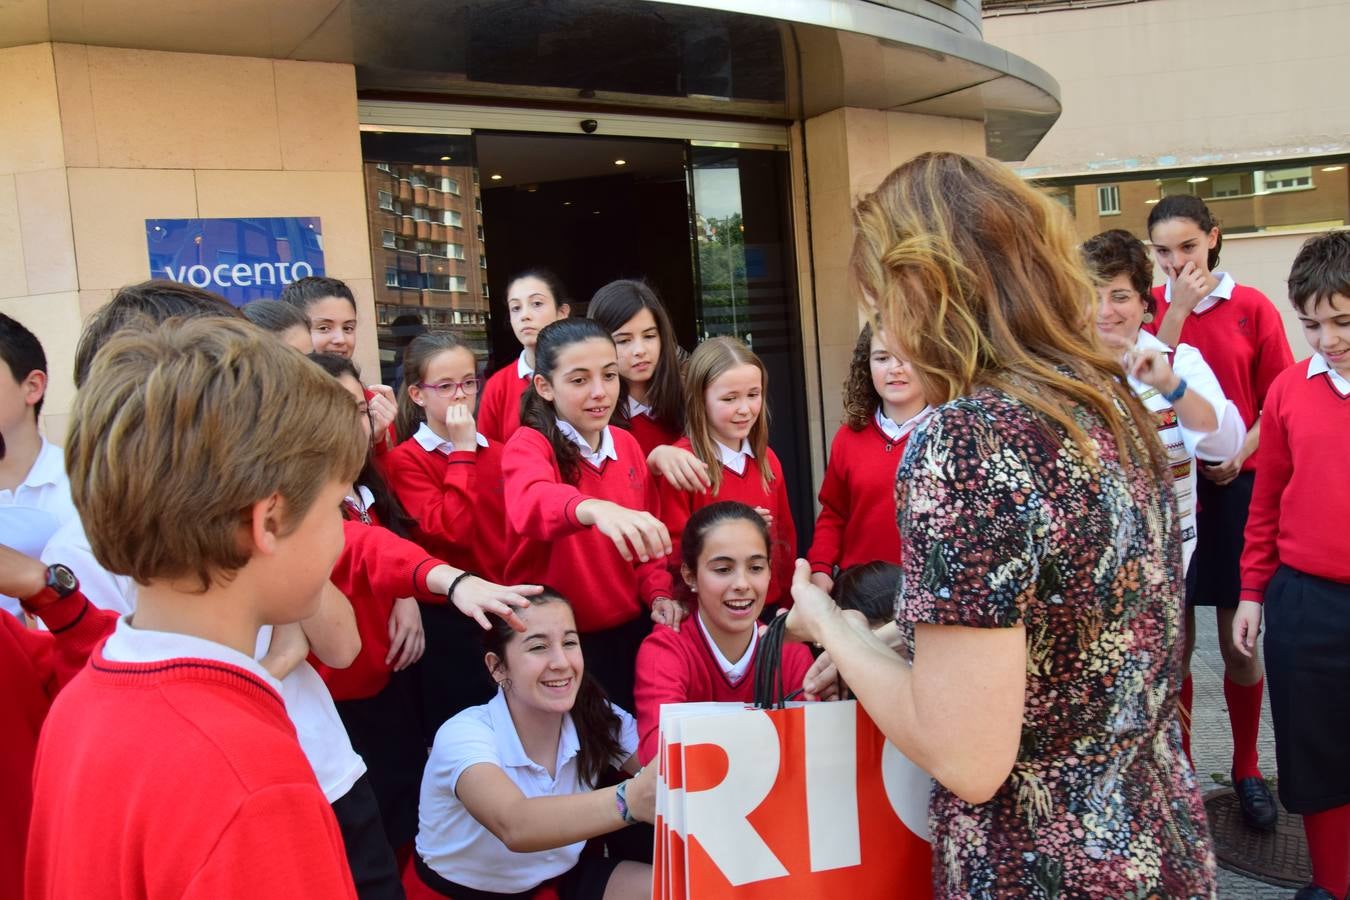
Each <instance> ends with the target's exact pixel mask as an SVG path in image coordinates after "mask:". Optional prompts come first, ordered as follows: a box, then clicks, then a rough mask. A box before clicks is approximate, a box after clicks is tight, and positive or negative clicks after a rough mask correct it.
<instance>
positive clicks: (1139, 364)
mask: <svg viewBox="0 0 1350 900" xmlns="http://www.w3.org/2000/svg"><path fill="white" fill-rule="evenodd" d="M1124 364H1125V374H1126V375H1129V376H1130V377H1131V378H1133V379H1135V380H1137V381H1142V382H1143V383H1144V384H1146V385H1148V386H1149V387H1151V388H1154V389H1155V390H1157V391H1158V392H1159V393H1161V394H1170V393H1172V392H1173V391H1175V390H1176V389H1177V387H1178V386H1179V385H1180V384H1181V378H1180V376H1178V375H1177V373H1176V372H1173V371H1172V364H1171V363H1170V362H1168V361H1167V354H1166V353H1163V352H1162V351H1160V350H1130V351H1128V352H1127V353H1126V354H1125V363H1124Z"/></svg>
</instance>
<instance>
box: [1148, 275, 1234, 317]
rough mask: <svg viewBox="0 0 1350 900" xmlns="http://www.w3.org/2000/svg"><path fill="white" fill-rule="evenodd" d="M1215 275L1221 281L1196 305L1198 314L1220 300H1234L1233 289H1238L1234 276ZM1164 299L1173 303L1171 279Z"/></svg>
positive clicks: (1165, 289) (1164, 292)
mask: <svg viewBox="0 0 1350 900" xmlns="http://www.w3.org/2000/svg"><path fill="white" fill-rule="evenodd" d="M1214 275H1215V276H1216V277H1217V278H1218V279H1219V283H1218V284H1216V285H1215V286H1214V290H1212V291H1210V292H1209V296H1208V297H1206V298H1205V299H1203V300H1201V301H1200V302H1199V303H1197V304H1196V306H1195V311H1196V312H1203V311H1204V310H1206V309H1209V308H1210V307H1211V306H1213V305H1215V304H1216V303H1218V302H1219V301H1220V300H1231V299H1233V288H1235V287H1237V282H1236V281H1234V280H1233V276H1232V275H1229V274H1228V273H1227V272H1215V273H1214ZM1163 299H1164V300H1166V301H1167V302H1168V303H1171V302H1172V282H1171V280H1170V279H1169V280H1168V281H1167V284H1166V285H1165V286H1164V287H1163Z"/></svg>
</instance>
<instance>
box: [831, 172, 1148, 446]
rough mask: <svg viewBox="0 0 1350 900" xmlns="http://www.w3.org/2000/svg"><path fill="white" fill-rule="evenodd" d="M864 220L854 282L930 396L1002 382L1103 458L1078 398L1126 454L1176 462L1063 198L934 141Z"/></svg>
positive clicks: (875, 196)
mask: <svg viewBox="0 0 1350 900" xmlns="http://www.w3.org/2000/svg"><path fill="white" fill-rule="evenodd" d="M854 222H855V225H856V228H857V236H856V238H855V240H854V244H853V253H852V257H851V259H850V274H851V276H852V280H853V283H854V285H855V286H856V287H857V288H858V289H859V290H860V291H861V294H862V299H863V300H864V302H865V303H866V304H867V305H868V307H869V308H870V311H871V313H872V315H873V317H874V319H875V320H876V321H877V322H878V323H879V324H880V327H881V328H882V329H884V330H885V332H886V333H887V335H888V336H889V338H890V339H891V340H892V341H895V342H896V343H897V344H898V345H899V349H900V350H901V351H902V352H903V354H904V356H905V358H906V359H908V360H909V362H910V365H911V367H912V368H913V369H914V371H915V374H916V375H917V376H918V377H919V378H920V379H921V381H922V384H923V387H924V394H925V396H927V397H928V399H929V401H930V402H932V403H934V404H940V403H945V402H947V401H950V400H953V399H955V398H957V397H961V396H966V395H968V394H970V393H971V392H972V391H974V390H975V389H977V388H981V387H989V388H994V389H996V390H999V391H1002V392H1004V393H1006V394H1008V395H1009V396H1011V397H1014V398H1016V399H1017V400H1019V401H1021V402H1022V403H1024V404H1026V405H1027V406H1028V407H1030V408H1031V409H1032V410H1033V411H1035V412H1036V413H1039V414H1040V415H1041V416H1043V417H1045V418H1046V419H1048V420H1049V421H1050V422H1052V423H1054V424H1056V425H1058V426H1059V427H1060V428H1062V429H1063V431H1064V432H1065V434H1066V435H1067V436H1068V438H1069V439H1070V440H1071V441H1073V442H1075V443H1076V444H1077V445H1078V446H1079V447H1080V448H1081V449H1082V450H1083V451H1084V452H1085V453H1086V454H1087V455H1088V456H1089V457H1090V458H1092V459H1093V462H1094V464H1095V463H1096V462H1097V460H1096V459H1095V455H1094V454H1093V450H1092V444H1091V442H1090V441H1089V440H1088V438H1087V434H1086V432H1085V431H1084V429H1083V427H1082V426H1081V425H1079V424H1078V422H1076V421H1075V420H1074V417H1073V416H1072V414H1071V412H1070V411H1069V410H1070V404H1081V405H1082V406H1085V407H1087V408H1089V409H1091V410H1094V411H1095V412H1096V413H1098V414H1099V415H1100V416H1101V418H1102V419H1103V420H1104V422H1105V424H1106V425H1107V427H1108V428H1109V429H1110V431H1111V434H1112V437H1113V438H1114V440H1115V443H1116V447H1117V450H1118V452H1119V455H1120V460H1121V466H1122V467H1123V468H1127V469H1128V468H1132V467H1133V466H1135V465H1137V464H1138V463H1139V461H1140V458H1141V457H1142V458H1143V459H1144V460H1147V461H1148V462H1149V463H1151V464H1152V466H1153V468H1154V469H1155V470H1160V471H1165V470H1166V466H1165V465H1163V457H1162V446H1161V444H1160V443H1159V442H1158V439H1157V436H1156V429H1155V428H1154V427H1152V426H1151V425H1150V424H1149V419H1148V415H1147V413H1146V412H1145V411H1144V408H1143V406H1142V405H1140V403H1139V401H1138V400H1137V399H1136V398H1135V396H1134V393H1133V392H1132V391H1131V390H1130V389H1129V387H1128V385H1127V384H1126V383H1125V380H1124V371H1123V369H1122V368H1121V363H1120V361H1119V359H1118V358H1117V356H1116V355H1115V354H1114V353H1112V352H1109V351H1108V350H1107V349H1106V348H1105V347H1104V346H1103V345H1102V343H1101V342H1100V340H1099V338H1098V336H1097V331H1096V328H1095V327H1094V318H1093V317H1094V308H1095V302H1096V298H1095V292H1094V290H1093V286H1092V281H1091V279H1090V278H1089V276H1088V273H1087V271H1086V270H1085V268H1084V266H1083V263H1082V260H1081V258H1080V257H1079V254H1078V250H1077V248H1076V246H1075V244H1076V240H1075V237H1074V233H1073V226H1072V224H1071V222H1070V221H1069V219H1068V216H1067V215H1066V213H1065V212H1064V210H1063V209H1062V208H1060V207H1059V206H1058V205H1057V204H1055V203H1054V202H1053V201H1051V200H1049V199H1048V198H1046V197H1044V196H1042V195H1041V194H1040V193H1039V192H1038V191H1036V190H1034V189H1033V188H1031V187H1029V186H1028V185H1026V184H1025V183H1023V182H1022V180H1021V179H1020V178H1018V177H1017V176H1016V175H1014V174H1013V172H1012V171H1011V170H1009V169H1008V168H1007V167H1005V166H1003V165H1001V164H1000V163H997V162H995V161H993V160H990V159H985V158H981V157H972V156H964V155H962V154H958V153H925V154H923V155H921V156H918V157H916V158H915V159H913V160H911V161H909V162H907V163H905V164H904V165H903V166H901V167H900V168H898V169H896V170H895V171H894V172H892V173H891V174H890V175H888V176H887V177H886V179H885V180H884V181H883V182H882V183H881V185H880V186H879V187H878V188H877V189H876V190H875V191H873V192H872V193H871V194H868V195H867V196H866V197H864V198H863V199H862V200H860V201H859V202H858V205H857V207H856V209H855V210H854ZM1066 400H1067V401H1069V403H1066V402H1065V401H1066ZM1131 425H1132V426H1133V427H1132V428H1131V427H1130V426H1131Z"/></svg>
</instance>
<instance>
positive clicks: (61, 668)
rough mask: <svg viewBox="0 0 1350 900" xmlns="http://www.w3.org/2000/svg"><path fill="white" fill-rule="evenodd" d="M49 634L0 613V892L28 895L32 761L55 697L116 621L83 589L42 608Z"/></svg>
mask: <svg viewBox="0 0 1350 900" xmlns="http://www.w3.org/2000/svg"><path fill="white" fill-rule="evenodd" d="M40 617H41V619H42V622H43V624H45V625H46V626H47V627H48V628H49V629H51V630H50V631H38V630H36V629H33V628H27V627H25V626H24V624H23V623H22V622H20V621H19V620H18V619H16V618H15V617H14V616H11V615H10V614H9V613H6V612H0V684H3V685H4V690H3V691H0V734H3V735H4V739H3V740H0V797H4V798H5V801H4V802H5V812H4V815H0V897H21V896H23V857H24V849H25V847H26V846H27V841H28V815H29V812H30V811H31V810H32V808H33V759H34V757H35V756H36V755H37V746H38V733H39V731H40V730H41V728H42V723H43V721H44V720H45V719H46V718H47V711H48V710H49V709H50V708H51V705H52V698H54V697H55V696H56V692H57V691H59V690H60V689H61V688H62V687H64V686H65V684H66V682H68V681H70V679H72V678H74V677H75V674H76V673H77V672H79V671H80V670H81V669H83V668H84V664H85V663H86V662H88V660H89V654H90V653H91V652H92V651H93V649H94V645H95V644H97V643H98V642H99V641H100V640H102V639H103V638H104V637H106V636H107V635H108V634H109V633H110V632H111V631H112V630H113V627H114V626H115V625H116V624H117V614H116V613H112V612H108V611H107V610H102V609H98V608H97V607H95V606H94V605H93V604H91V603H90V602H89V601H88V600H86V599H85V596H84V594H82V593H80V592H79V591H76V592H75V593H73V594H71V595H70V596H69V597H65V598H63V599H61V600H57V601H56V602H55V603H52V604H51V605H49V606H47V607H46V608H45V609H43V610H42V612H41V614H40Z"/></svg>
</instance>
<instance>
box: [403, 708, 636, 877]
mask: <svg viewBox="0 0 1350 900" xmlns="http://www.w3.org/2000/svg"><path fill="white" fill-rule="evenodd" d="M610 708H611V709H613V710H614V712H615V714H616V715H617V716H618V717H619V724H620V730H619V746H621V747H622V748H623V758H622V759H616V760H614V765H615V766H616V767H617V766H620V765H622V764H623V762H624V761H625V760H627V759H628V757H630V756H632V755H633V754H634V753H636V752H637V747H638V737H637V723H636V722H635V721H634V720H633V717H632V716H630V715H629V714H628V713H626V712H624V711H623V710H621V709H619V708H618V707H617V706H614V705H613V704H610ZM579 746H580V745H579V744H578V742H577V730H576V726H575V725H574V724H573V723H572V717H571V716H570V715H569V716H566V717H564V718H563V727H562V735H561V737H560V738H559V740H558V758H557V761H556V762H555V763H554V768H553V771H554V772H556V773H557V774H556V775H554V776H550V775H549V774H548V770H547V769H545V768H544V767H543V766H541V765H539V764H538V763H536V762H534V761H533V760H531V759H530V758H529V756H527V755H526V754H525V748H524V747H523V746H521V743H520V736H519V735H518V734H517V733H516V726H515V724H514V723H513V722H512V721H511V711H510V709H509V708H508V707H507V705H506V695H505V694H504V693H502V692H501V691H500V690H499V691H498V692H497V696H495V697H493V698H492V700H491V701H489V702H488V703H485V704H484V705H482V706H474V707H470V708H469V709H466V710H464V711H463V712H461V713H459V714H458V715H456V716H455V717H454V718H452V719H450V720H449V721H448V722H446V723H445V724H444V725H442V726H441V728H440V730H439V731H437V732H436V742H435V744H434V745H433V746H432V749H431V757H430V758H429V759H428V760H427V767H426V771H425V773H424V774H423V775H422V796H421V802H420V803H419V804H418V828H417V853H418V855H419V856H421V857H422V861H423V862H425V863H426V864H427V866H428V867H429V868H430V869H431V870H432V871H434V872H436V873H437V874H438V875H440V876H441V877H442V878H444V879H446V880H448V881H453V882H455V883H456V884H461V885H464V886H465V887H470V888H473V889H475V890H479V891H494V892H496V893H500V894H512V893H521V892H524V891H528V890H530V889H531V888H533V887H535V886H536V885H539V884H541V883H543V882H545V881H547V880H548V879H550V878H555V877H557V876H559V875H561V874H563V873H564V872H567V871H568V870H570V869H571V868H572V867H573V866H575V865H576V864H577V860H578V859H580V857H581V849H582V847H584V846H585V845H586V842H585V841H578V842H577V843H575V844H568V845H567V846H565V847H558V848H557V849H554V850H541V851H538V852H535V853H515V852H513V851H511V850H509V849H507V847H506V845H505V844H503V843H502V842H501V841H500V840H498V839H497V837H496V835H494V834H493V833H492V832H491V831H489V830H488V829H487V828H485V827H484V826H483V825H481V824H480V823H479V822H478V820H477V819H475V818H474V817H473V816H472V815H470V814H469V811H468V810H467V809H465V808H464V804H463V803H461V802H460V800H459V797H458V796H456V794H455V787H456V785H457V784H458V783H459V779H460V776H461V775H463V774H464V773H465V772H466V771H467V770H468V769H469V768H470V767H471V766H476V765H478V764H480V763H486V764H488V765H493V766H496V767H498V768H499V769H501V770H502V772H504V773H505V774H506V777H507V778H509V779H511V781H512V782H513V783H514V784H515V785H516V787H518V788H520V791H521V793H522V794H524V795H525V796H526V797H561V796H565V795H567V794H580V793H582V792H584V791H588V790H590V789H591V786H590V785H584V784H582V783H581V779H580V776H579V775H578V773H577V751H578V749H579ZM614 815H615V817H616V818H617V816H618V812H617V810H616V811H615V814H614Z"/></svg>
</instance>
